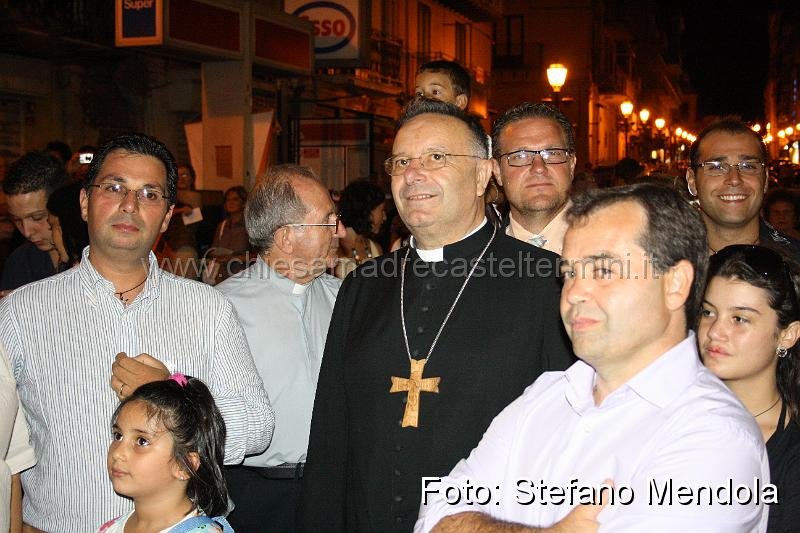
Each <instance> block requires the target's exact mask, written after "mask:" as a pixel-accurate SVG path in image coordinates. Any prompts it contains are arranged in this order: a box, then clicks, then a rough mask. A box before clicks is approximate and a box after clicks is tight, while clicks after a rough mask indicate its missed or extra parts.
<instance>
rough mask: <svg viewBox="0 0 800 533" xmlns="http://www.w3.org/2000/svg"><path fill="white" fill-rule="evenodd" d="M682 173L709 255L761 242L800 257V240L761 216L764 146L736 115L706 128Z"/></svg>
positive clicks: (763, 188) (693, 146) (695, 142)
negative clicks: (695, 201) (700, 217)
mask: <svg viewBox="0 0 800 533" xmlns="http://www.w3.org/2000/svg"><path fill="white" fill-rule="evenodd" d="M689 160H690V165H691V166H690V168H689V169H688V170H687V171H686V181H687V184H688V188H689V194H691V195H692V196H695V197H697V199H698V201H699V203H700V210H701V212H702V214H703V221H704V222H705V224H706V229H707V230H708V247H709V249H710V251H711V253H716V252H717V251H719V250H721V249H723V248H725V247H726V246H729V245H731V244H762V245H772V246H776V247H778V248H781V249H783V250H784V251H785V252H786V253H788V254H790V255H791V256H792V257H794V258H795V259H798V260H800V241H797V240H795V239H793V238H791V237H789V236H788V235H784V234H783V233H781V232H779V231H778V230H776V229H775V228H773V227H772V226H770V225H769V224H768V223H767V222H766V221H765V220H764V219H763V218H761V217H760V216H759V213H760V211H761V206H762V204H763V202H764V194H765V193H766V192H767V186H768V180H767V169H766V164H767V148H766V146H765V145H764V142H763V141H762V140H761V137H759V135H758V134H757V133H755V132H754V131H753V130H751V129H750V128H749V127H748V126H747V124H745V123H744V122H742V121H740V120H739V119H737V118H733V117H726V118H723V119H721V120H719V121H717V122H714V123H712V124H711V125H709V126H707V127H706V128H705V129H704V130H703V131H702V132H701V133H700V135H698V136H697V139H696V140H695V141H694V143H692V147H691V149H690V151H689Z"/></svg>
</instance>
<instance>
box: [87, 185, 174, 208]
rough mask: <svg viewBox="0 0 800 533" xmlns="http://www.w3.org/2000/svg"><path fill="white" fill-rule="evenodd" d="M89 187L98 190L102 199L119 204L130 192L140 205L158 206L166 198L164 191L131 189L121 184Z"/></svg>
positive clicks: (153, 188) (144, 188)
mask: <svg viewBox="0 0 800 533" xmlns="http://www.w3.org/2000/svg"><path fill="white" fill-rule="evenodd" d="M89 187H96V188H98V189H100V194H101V195H102V196H103V197H105V198H108V199H109V200H114V201H118V202H121V201H122V200H124V199H125V198H127V197H128V193H129V192H131V191H133V193H134V196H136V200H138V202H139V203H140V204H142V205H158V204H160V203H161V201H162V200H163V199H164V198H166V197H167V195H166V193H164V191H162V190H161V189H157V188H155V187H148V186H144V187H142V188H141V189H131V188H129V187H126V186H125V185H123V184H122V183H117V182H115V181H112V182H108V183H101V184H99V185H95V184H92V185H89Z"/></svg>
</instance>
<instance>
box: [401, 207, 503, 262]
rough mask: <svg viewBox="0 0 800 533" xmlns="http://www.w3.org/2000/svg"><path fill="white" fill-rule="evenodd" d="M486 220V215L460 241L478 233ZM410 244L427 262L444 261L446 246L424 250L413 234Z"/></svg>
mask: <svg viewBox="0 0 800 533" xmlns="http://www.w3.org/2000/svg"><path fill="white" fill-rule="evenodd" d="M486 222H488V220H487V219H486V217H483V220H482V221H481V223H480V224H478V226H477V227H476V228H475V229H473V230H472V231H470V232H469V233H467V234H466V235H464V236H463V237H461V238H460V239H458V241H463V240H464V239H466V238H467V237H471V236H472V235H475V234H476V233H478V230H480V229H481V228H482V227H483V226H485V225H486ZM458 241H456V242H458ZM408 245H409V246H411V247H412V248H414V249H415V250H416V251H417V255H419V258H420V259H422V260H423V261H425V262H428V263H438V262H440V261H444V246H442V247H441V248H433V249H432V250H423V249H421V248H417V246H416V242H415V239H414V236H413V235H412V236H411V239H410V240H409V243H408Z"/></svg>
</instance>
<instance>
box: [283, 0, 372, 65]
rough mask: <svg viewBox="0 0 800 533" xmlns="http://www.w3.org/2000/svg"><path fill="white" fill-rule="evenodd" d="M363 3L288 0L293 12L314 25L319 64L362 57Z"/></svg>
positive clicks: (345, 0) (291, 13) (288, 5)
mask: <svg viewBox="0 0 800 533" xmlns="http://www.w3.org/2000/svg"><path fill="white" fill-rule="evenodd" d="M360 4H361V2H360V1H359V0H330V1H327V0H326V1H316V2H309V1H308V0H286V2H285V10H286V12H287V13H289V14H290V15H293V16H295V17H298V18H302V19H306V20H308V21H309V22H311V24H313V26H314V54H315V56H316V61H317V64H320V62H322V63H323V64H324V62H325V61H327V60H360V59H361V58H362V53H361V52H362V51H361V47H362V44H363V43H361V40H362V38H363V37H362V35H361V34H362V31H363V28H361V24H362V23H367V21H365V20H361V15H362V13H361V5H360Z"/></svg>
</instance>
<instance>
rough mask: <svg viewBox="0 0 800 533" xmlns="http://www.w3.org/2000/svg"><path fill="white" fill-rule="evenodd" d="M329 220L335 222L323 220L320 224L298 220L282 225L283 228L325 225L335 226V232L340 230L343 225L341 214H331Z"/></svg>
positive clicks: (326, 226)
mask: <svg viewBox="0 0 800 533" xmlns="http://www.w3.org/2000/svg"><path fill="white" fill-rule="evenodd" d="M328 220H333V222H323V223H319V224H312V223H305V222H297V223H293V224H284V225H283V226H281V227H282V228H304V227H306V226H318V227H325V228H335V229H334V230H333V232H334V233H338V232H339V226H340V225H341V223H342V221H341V215H339V214H338V213H337V214H335V215H331V216H330V217H329V218H328Z"/></svg>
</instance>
